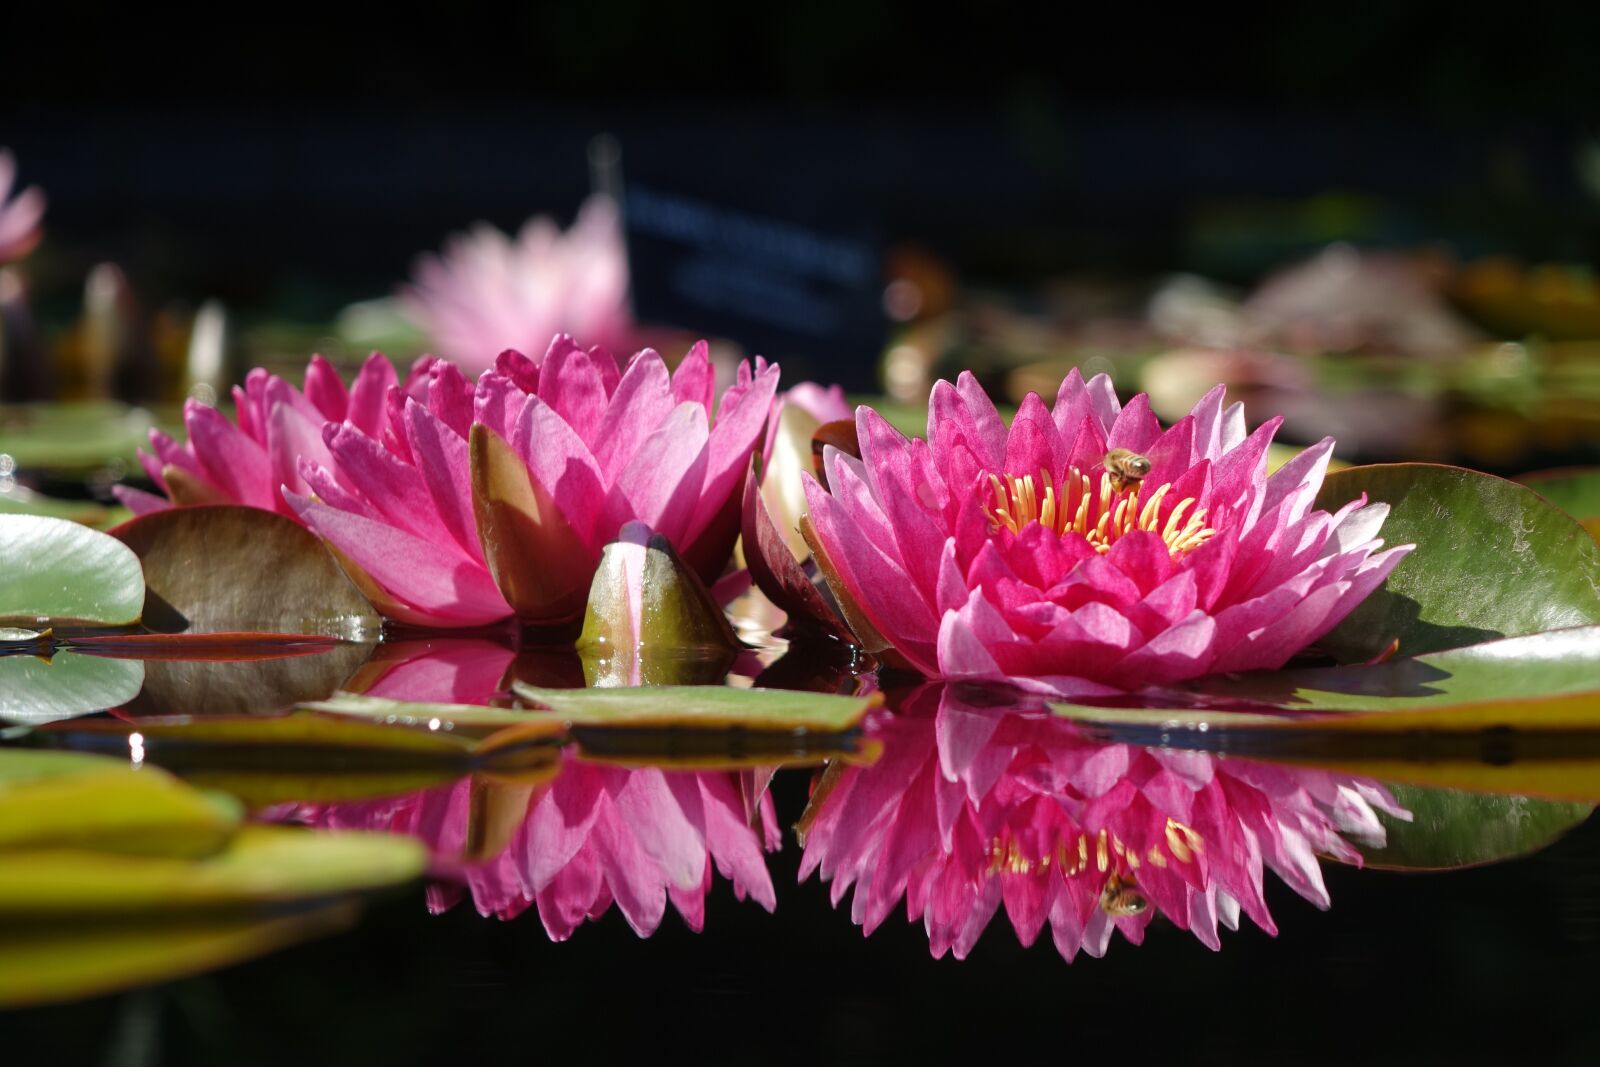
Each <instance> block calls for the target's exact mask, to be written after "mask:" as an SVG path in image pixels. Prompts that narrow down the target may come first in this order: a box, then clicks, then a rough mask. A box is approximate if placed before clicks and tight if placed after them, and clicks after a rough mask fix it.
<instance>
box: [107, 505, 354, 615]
mask: <svg viewBox="0 0 1600 1067" xmlns="http://www.w3.org/2000/svg"><path fill="white" fill-rule="evenodd" d="M113 533H114V534H115V535H116V536H117V537H118V538H120V539H121V540H122V541H123V542H125V543H126V544H127V545H128V546H129V547H130V548H132V549H133V551H134V552H135V553H137V555H138V557H139V559H140V561H142V563H143V564H144V573H145V582H146V585H147V592H146V598H145V612H144V623H145V625H146V626H148V627H149V628H150V629H152V630H157V631H160V632H163V633H180V632H181V633H190V634H202V633H230V632H240V631H255V632H269V633H282V634H315V635H321V636H325V637H336V638H342V639H345V640H351V641H363V640H369V639H371V638H373V637H376V636H377V634H378V632H379V629H380V627H381V626H382V620H381V619H379V617H378V615H377V613H376V612H375V611H373V609H372V605H371V604H369V603H368V602H367V599H366V598H365V597H363V596H362V595H361V593H360V592H359V591H358V590H357V589H356V587H355V585H354V584H352V582H351V581H350V579H349V578H348V577H346V576H345V573H344V571H343V569H341V568H340V566H339V564H338V563H337V562H335V560H334V558H333V556H332V555H330V554H329V552H328V550H327V549H326V548H325V547H324V546H323V544H322V542H321V541H319V540H318V539H317V537H316V535H315V534H313V533H311V531H309V530H307V529H306V528H305V527H303V526H299V525H297V524H296V523H293V522H291V521H289V520H288V519H286V518H284V517H283V516H281V515H276V514H273V513H272V512H270V511H263V510H261V509H260V508H248V507H234V506H229V507H188V508H173V509H171V510H168V511H158V512H155V513H153V514H150V515H143V516H141V517H139V518H137V519H134V520H133V521H132V522H129V523H125V524H124V525H122V526H119V527H117V529H116V530H115V531H113Z"/></svg>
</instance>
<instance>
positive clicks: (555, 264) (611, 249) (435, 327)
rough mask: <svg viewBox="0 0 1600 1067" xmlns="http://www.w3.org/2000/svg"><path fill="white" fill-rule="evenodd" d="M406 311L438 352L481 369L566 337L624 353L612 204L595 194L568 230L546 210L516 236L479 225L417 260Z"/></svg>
mask: <svg viewBox="0 0 1600 1067" xmlns="http://www.w3.org/2000/svg"><path fill="white" fill-rule="evenodd" d="M402 300H403V303H404V306H405V309H406V311H407V312H408V314H409V315H410V317H411V318H412V319H414V320H415V321H416V323H417V325H418V326H420V327H421V328H422V329H423V330H424V331H425V332H426V333H427V334H428V336H429V337H430V338H431V339H432V342H433V344H434V346H435V350H436V351H437V352H438V354H440V355H443V356H447V357H449V358H450V359H454V360H456V361H458V362H459V363H460V364H461V365H462V366H463V367H465V368H467V369H468V370H470V371H473V372H476V371H480V370H483V369H484V368H486V367H488V366H489V365H490V363H491V362H492V361H493V360H494V357H495V355H496V354H497V353H499V352H502V351H504V350H505V349H507V348H516V349H520V350H522V351H525V352H538V351H542V350H543V349H544V347H545V345H546V344H548V343H549V340H550V338H551V337H552V336H554V335H555V334H558V333H569V334H572V335H574V336H577V337H583V338H586V339H587V340H588V341H589V342H590V343H591V344H599V345H604V346H605V347H607V348H611V349H613V350H617V351H626V350H627V349H628V348H630V347H631V345H632V341H633V320H632V316H631V314H630V313H629V310H628V257H627V249H626V247H625V245H624V243H623V239H622V226H621V223H620V221H619V219H618V216H617V207H616V205H615V204H614V203H613V202H612V201H611V200H610V199H609V198H608V197H603V196H594V197H591V198H590V199H589V200H588V201H587V202H585V203H584V205H583V207H582V208H581V209H580V210H579V212H578V218H577V220H576V221H575V222H574V223H573V224H572V227H571V228H570V229H568V230H567V231H566V232H565V233H563V232H562V231H561V229H560V227H558V226H557V225H556V224H555V223H554V222H553V221H551V220H550V219H549V218H547V217H544V216H539V217H537V218H534V219H530V220H529V221H528V222H527V223H526V224H525V225H524V226H523V227H522V231H521V232H520V233H519V234H518V235H517V236H516V237H515V238H514V239H513V238H510V237H508V236H506V235H505V234H503V233H501V232H500V231H499V230H497V229H495V228H494V227H492V226H490V225H488V224H487V223H480V224H478V225H477V226H474V227H473V228H472V229H471V231H469V232H468V233H465V234H458V235H456V236H453V237H451V238H450V239H449V240H448V241H447V242H446V244H445V248H444V251H443V252H442V253H441V254H439V255H433V254H427V255H423V256H421V257H419V258H418V260H417V264H416V268H415V271H414V276H413V280H412V282H411V284H410V285H408V286H406V287H404V290H403V294H402Z"/></svg>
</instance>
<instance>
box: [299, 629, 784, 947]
mask: <svg viewBox="0 0 1600 1067" xmlns="http://www.w3.org/2000/svg"><path fill="white" fill-rule="evenodd" d="M400 644H401V645H403V646H405V647H403V648H401V647H397V648H396V649H395V651H394V653H393V654H392V655H390V656H388V657H386V662H384V663H381V664H374V665H369V666H370V667H371V669H370V670H368V671H367V672H366V673H365V676H362V675H358V677H357V679H353V680H352V683H353V685H352V687H353V688H360V689H363V690H365V691H366V692H367V693H369V694H371V695H386V696H390V697H397V698H404V699H408V700H440V701H447V702H455V701H470V702H478V703H486V702H488V701H490V700H492V699H493V698H494V696H495V694H496V693H497V692H498V691H501V690H503V689H504V688H505V686H506V685H507V684H509V679H510V678H512V677H518V678H521V679H522V680H524V681H532V682H535V683H536V684H557V685H573V684H577V685H581V684H582V681H583V669H582V666H581V664H579V663H578V661H577V659H576V657H574V656H572V655H571V654H570V651H569V653H568V655H566V656H565V657H563V656H560V655H557V654H556V653H555V652H554V651H553V650H546V652H541V653H536V654H530V653H526V652H525V653H524V654H523V655H522V656H520V657H518V656H517V655H516V653H514V652H513V651H511V650H510V649H507V648H504V647H502V646H499V645H497V644H496V643H494V642H491V641H483V640H468V641H461V640H442V639H441V640H436V641H428V640H418V641H410V642H401V643H400ZM758 780H759V779H758V775H757V774H756V773H755V772H731V771H703V772H702V771H693V772H691V771H672V770H660V769H654V768H645V769H638V770H634V769H624V768H620V767H611V766H605V765H601V764H596V763H587V762H584V761H583V760H580V759H576V758H566V759H563V760H562V762H561V764H560V767H559V771H558V773H555V774H554V776H553V778H548V779H546V780H544V781H541V782H537V783H532V784H528V783H518V782H500V781H493V780H489V779H484V778H476V777H474V778H467V779H463V780H461V781H459V782H456V783H455V784H453V785H449V786H443V787H439V788H435V789H429V790H425V791H423V792H420V793H413V794H409V795H407V796H404V797H399V798H393V799H387V800H378V801H368V802H360V803H346V804H333V805H315V806H309V805H308V806H301V807H298V808H293V809H289V810H280V811H279V812H277V813H276V814H277V815H278V816H280V817H284V818H292V819H295V820H297V821H304V822H309V823H312V824H314V825H319V826H327V827H331V828H362V829H370V830H386V831H390V832H393V833H403V834H409V835H411V836H413V837H416V838H419V839H420V840H422V841H423V842H424V843H425V844H427V845H428V847H429V849H430V851H431V852H432V855H433V867H434V871H435V873H436V874H437V875H438V876H439V877H438V879H437V880H436V881H435V883H434V884H433V885H432V886H431V887H430V889H429V891H428V904H429V907H430V908H431V909H432V910H433V911H435V912H442V911H445V910H447V909H449V908H451V907H453V906H454V905H455V904H456V903H458V902H459V901H460V899H461V897H462V896H463V894H464V893H470V894H471V897H472V899H473V902H474V903H475V904H476V906H477V909H478V911H479V912H480V913H481V914H483V915H496V916H499V917H500V918H502V919H510V918H513V917H515V916H517V915H520V914H521V913H522V912H524V911H526V910H527V909H528V908H529V907H530V906H532V907H534V908H536V909H537V911H538V913H539V917H540V920H541V921H542V922H543V923H544V927H545V929H546V931H548V932H549V934H550V936H551V937H552V938H554V939H555V940H558V941H562V940H566V939H567V938H568V937H571V936H572V934H573V932H574V931H575V930H576V929H577V927H578V926H579V925H580V924H581V923H582V922H583V921H584V920H585V919H598V918H599V917H600V916H602V915H603V914H605V912H606V911H607V910H608V909H609V908H610V907H611V905H612V904H613V903H615V904H616V905H617V907H618V909H619V910H621V912H622V914H623V917H624V918H626V919H627V921H628V924H629V925H630V926H632V927H633V929H634V930H635V931H636V932H637V933H638V934H639V935H640V936H641V937H646V936H649V935H650V934H652V933H654V932H655V930H656V928H657V927H658V926H659V925H660V923H661V920H662V917H663V916H664V914H665V912H666V905H667V903H668V902H669V901H670V902H671V903H672V906H673V907H674V908H676V909H677V911H678V913H679V914H680V915H681V916H682V917H683V919H684V921H685V922H686V923H687V924H688V925H689V926H690V928H692V929H694V930H699V929H701V927H702V925H703V923H704V920H705V898H706V893H707V892H708V891H709V890H710V888H711V881H712V870H713V869H715V870H717V871H718V872H720V873H721V874H722V876H723V877H724V878H727V879H729V880H730V881H731V882H732V883H733V889H734V892H735V894H737V896H738V897H739V899H740V900H744V899H745V898H747V897H748V898H753V899H754V900H755V901H756V902H757V903H759V904H760V905H761V906H762V907H764V908H766V909H767V910H768V911H772V910H773V909H774V908H775V907H776V905H777V900H776V896H775V894H774V892H773V886H772V878H771V875H770V874H769V872H768V870H767V864H766V856H765V853H766V851H768V850H775V849H777V848H778V846H779V842H780V836H781V835H780V832H779V829H778V821H777V815H776V813H775V811H774V808H773V804H772V798H771V797H770V795H767V794H765V792H764V790H762V789H760V788H759V786H758ZM757 793H760V794H761V796H760V799H759V800H757V799H755V797H756V794H757Z"/></svg>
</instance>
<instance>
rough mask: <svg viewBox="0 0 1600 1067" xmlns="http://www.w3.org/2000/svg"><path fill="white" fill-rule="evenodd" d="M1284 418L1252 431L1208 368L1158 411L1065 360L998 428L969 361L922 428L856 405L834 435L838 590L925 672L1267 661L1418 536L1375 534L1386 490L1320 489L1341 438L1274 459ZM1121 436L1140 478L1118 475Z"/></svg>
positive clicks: (1099, 679) (818, 502)
mask: <svg viewBox="0 0 1600 1067" xmlns="http://www.w3.org/2000/svg"><path fill="white" fill-rule="evenodd" d="M1280 421H1281V420H1279V419H1272V420H1270V421H1269V422H1267V423H1265V424H1263V425H1262V426H1261V427H1260V428H1258V429H1257V430H1256V431H1255V432H1253V433H1246V431H1245V422H1244V414H1243V411H1242V409H1241V407H1240V405H1238V404H1234V405H1233V406H1231V407H1227V408H1224V406H1223V390H1222V387H1221V386H1218V387H1217V388H1216V389H1213V390H1212V391H1211V392H1210V393H1208V394H1207V395H1206V396H1205V398H1204V399H1202V400H1201V401H1200V403H1199V404H1197V405H1196V406H1195V409H1194V411H1193V412H1192V413H1191V414H1189V415H1188V416H1186V417H1184V418H1183V419H1181V420H1179V421H1178V422H1177V423H1176V424H1174V425H1173V426H1171V427H1170V428H1167V429H1165V430H1163V429H1162V427H1161V426H1160V424H1159V423H1158V422H1157V421H1156V418H1155V416H1154V415H1153V414H1151V411H1150V406H1149V403H1148V401H1147V400H1146V399H1145V397H1144V396H1143V395H1142V394H1141V395H1139V396H1137V397H1135V398H1134V399H1133V400H1132V401H1131V402H1130V403H1129V404H1128V405H1127V406H1126V407H1124V406H1123V405H1122V404H1120V403H1119V402H1118V400H1117V396H1116V394H1115V392H1114V391H1113V390H1112V387H1111V383H1110V381H1109V380H1108V379H1107V378H1106V377H1105V376H1104V375H1099V376H1097V377H1095V378H1093V379H1092V380H1090V381H1087V382H1086V381H1084V380H1083V378H1082V377H1081V376H1080V375H1079V374H1078V372H1077V371H1076V370H1074V371H1073V372H1072V373H1071V374H1070V375H1069V376H1068V377H1067V379H1066V380H1065V381H1064V382H1062V384H1061V389H1060V391H1059V393H1058V394H1057V396H1056V400H1055V404H1054V406H1053V407H1046V405H1045V404H1044V402H1043V401H1041V400H1040V399H1039V397H1038V396H1037V395H1035V394H1029V396H1028V397H1027V398H1026V399H1025V400H1024V401H1023V403H1022V406H1021V408H1020V410H1019V411H1018V412H1017V415H1016V418H1015V419H1014V420H1013V421H1012V423H1011V425H1010V427H1009V428H1008V427H1007V426H1006V425H1005V423H1004V422H1002V420H1001V418H1000V415H999V413H998V412H997V411H996V410H995V406H994V404H993V402H992V401H990V399H989V397H988V396H987V395H986V394H985V393H984V391H983V389H982V387H981V386H979V385H978V383H977V380H976V379H974V378H973V377H972V376H971V375H970V374H966V373H963V374H962V375H961V377H960V379H959V380H958V382H957V384H955V385H951V384H950V383H949V382H943V381H941V382H939V383H938V384H937V385H936V386H935V387H934V390H933V395H932V398H931V402H930V406H929V410H928V437H927V439H926V440H920V439H919V440H907V439H906V438H905V437H904V436H902V435H901V434H900V433H899V432H898V431H896V430H895V429H893V428H892V427H891V426H890V425H889V424H888V423H887V422H886V421H885V420H884V419H883V417H882V416H880V415H879V414H878V413H877V412H875V411H873V410H871V409H870V408H865V407H863V408H859V409H857V412H856V430H857V435H858V437H859V440H860V446H861V458H860V459H856V458H854V457H852V456H850V455H847V454H844V453H842V452H840V451H838V450H835V449H831V448H830V449H828V450H826V452H825V468H826V472H827V480H828V485H827V488H824V487H823V486H822V485H820V484H818V483H817V482H816V481H815V480H814V479H809V478H808V479H807V483H806V497H807V503H808V506H809V508H810V520H811V523H812V525H813V526H814V528H815V530H816V533H817V537H818V538H819V540H820V542H821V544H822V547H823V548H824V550H825V553H826V555H827V557H828V559H829V562H830V563H831V565H832V567H833V569H834V571H835V576H836V578H837V580H838V583H839V585H840V586H841V588H839V589H837V590H836V592H838V593H840V594H841V599H845V598H848V600H850V601H853V602H854V603H855V604H856V605H857V606H858V607H859V608H860V610H861V612H862V613H863V614H864V616H865V618H866V620H867V621H868V622H870V624H871V625H872V626H873V627H875V628H876V629H877V631H878V632H879V634H881V635H882V636H883V637H884V638H885V639H886V640H887V641H888V642H890V643H891V644H892V645H893V646H894V648H895V649H896V650H897V651H898V652H899V653H900V654H901V655H902V656H904V657H905V659H906V660H907V661H908V662H909V663H910V664H911V665H912V666H913V667H915V668H917V669H918V670H920V671H922V672H923V673H925V674H927V675H929V676H942V677H946V678H963V677H970V678H1006V677H1013V678H1019V679H1031V680H1032V683H1031V684H1033V685H1034V686H1037V687H1044V688H1049V689H1054V690H1056V691H1061V692H1070V693H1080V694H1084V693H1095V692H1111V691H1127V690H1134V689H1139V688H1143V687H1146V686H1152V685H1164V684H1167V683H1171V682H1177V681H1181V680H1183V679H1188V678H1194V677H1197V676H1200V675H1203V674H1208V673H1213V672H1220V671H1236V670H1249V669H1254V668H1276V667H1279V666H1282V665H1283V664H1284V662H1286V661H1287V660H1288V659H1289V657H1290V656H1292V655H1294V654H1295V653H1296V652H1298V651H1300V650H1301V649H1303V648H1305V647H1306V646H1307V645H1309V644H1310V643H1312V642H1313V641H1315V640H1316V639H1317V638H1319V637H1321V636H1322V635H1323V634H1325V633H1327V631H1328V630H1330V629H1331V628H1332V627H1333V626H1335V625H1336V624H1337V623H1338V622H1339V621H1340V620H1341V619H1343V618H1344V617H1345V616H1346V615H1347V614H1348V613H1349V612H1350V611H1351V609H1352V608H1354V607H1355V605H1356V604H1358V603H1359V602H1360V601H1361V599H1362V598H1363V597H1365V596H1366V595H1367V594H1368V593H1370V592H1371V591H1372V590H1374V589H1375V588H1377V587H1378V585H1379V584H1381V583H1382V582H1383V580H1384V578H1385V577H1387V575H1388V574H1389V572H1390V571H1391V570H1393V569H1394V567H1395V565H1396V564H1397V563H1399V562H1400V560H1401V559H1402V558H1403V557H1404V556H1405V555H1406V553H1407V552H1409V551H1410V550H1411V548H1412V547H1413V546H1410V545H1403V546H1399V547H1395V548H1390V549H1387V550H1384V551H1380V548H1381V547H1382V545H1383V542H1382V540H1380V539H1379V538H1378V537H1377V536H1376V535H1377V533H1378V530H1379V527H1380V526H1381V525H1382V523H1383V520H1384V517H1385V516H1386V515H1387V513H1388V507H1387V505H1384V504H1372V505H1366V501H1365V498H1362V499H1359V500H1354V501H1351V502H1349V503H1348V504H1346V505H1344V506H1343V507H1341V508H1340V509H1339V510H1338V511H1337V512H1335V513H1333V514H1329V513H1327V512H1323V511H1318V510H1315V509H1314V508H1313V502H1314V500H1315V499H1316V495H1317V491H1318V489H1319V488H1320V487H1321V485H1322V479H1323V475H1324V473H1325V471H1326V469H1327V464H1328V458H1329V455H1330V454H1331V452H1332V448H1333V442H1332V440H1331V439H1329V440H1324V441H1323V442H1321V443H1320V444H1318V445H1315V446H1313V447H1311V448H1309V449H1307V450H1305V451H1304V452H1302V453H1300V454H1299V455H1298V456H1296V457H1295V458H1294V459H1293V460H1291V461H1290V462H1288V463H1286V464H1285V465H1284V466H1283V467H1282V468H1281V469H1279V470H1278V471H1277V472H1276V473H1274V474H1272V475H1271V476H1270V477H1269V476H1268V475H1267V445H1268V442H1269V441H1270V440H1271V438H1272V435H1273V433H1274V431H1275V430H1276V429H1277V428H1278V424H1279V422H1280ZM1112 450H1124V451H1125V453H1128V454H1131V455H1132V456H1134V457H1142V459H1143V463H1144V467H1145V468H1146V469H1145V470H1144V473H1143V477H1142V480H1139V479H1132V480H1127V481H1122V482H1121V483H1120V484H1119V478H1118V476H1117V475H1115V474H1113V473H1112V472H1111V471H1110V470H1108V469H1106V467H1105V466H1104V464H1105V462H1106V461H1107V458H1108V456H1109V454H1110V453H1111V452H1112ZM1121 454H1122V453H1119V455H1121Z"/></svg>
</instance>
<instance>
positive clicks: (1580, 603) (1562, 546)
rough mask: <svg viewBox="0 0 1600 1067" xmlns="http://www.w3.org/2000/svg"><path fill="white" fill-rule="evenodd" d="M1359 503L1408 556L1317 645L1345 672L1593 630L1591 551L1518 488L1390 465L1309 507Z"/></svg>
mask: <svg viewBox="0 0 1600 1067" xmlns="http://www.w3.org/2000/svg"><path fill="white" fill-rule="evenodd" d="M1362 493H1366V494H1367V497H1368V499H1369V500H1371V501H1383V502H1386V503H1388V504H1389V505H1390V512H1389V516H1388V518H1387V519H1386V520H1385V521H1384V524H1383V531H1382V534H1383V538H1384V540H1385V541H1386V542H1387V543H1388V544H1391V545H1393V544H1405V543H1415V544H1416V546H1417V548H1416V550H1415V551H1414V552H1412V554H1411V555H1410V556H1409V557H1407V558H1406V559H1405V560H1404V561H1402V562H1401V564H1400V565H1399V566H1398V567H1397V568H1396V569H1395V571H1394V573H1392V574H1390V575H1389V578H1388V580H1387V581H1386V582H1385V583H1384V584H1383V586H1382V587H1380V588H1379V589H1378V590H1377V591H1376V592H1374V593H1373V594H1372V595H1371V596H1369V597H1368V598H1367V599H1366V600H1365V601H1363V602H1362V603H1361V604H1360V605H1359V606H1358V607H1357V608H1356V609H1355V611H1353V612H1351V614H1350V615H1349V616H1348V617H1347V618H1346V619H1345V620H1344V622H1342V623H1341V624H1340V625H1339V626H1337V627H1335V628H1334V630H1333V631H1332V632H1331V633H1329V634H1328V635H1327V636H1325V637H1324V638H1323V639H1322V640H1320V641H1318V642H1317V644H1318V645H1319V646H1320V647H1322V648H1324V649H1325V650H1327V651H1329V652H1331V653H1332V654H1333V655H1335V656H1336V657H1338V658H1339V659H1341V660H1344V661H1346V662H1362V661H1365V660H1369V659H1371V658H1373V657H1374V656H1376V655H1378V654H1379V653H1381V652H1382V651H1383V650H1384V649H1385V648H1386V647H1387V646H1388V645H1389V644H1390V642H1391V641H1393V640H1394V639H1395V638H1399V640H1400V654H1401V655H1402V656H1416V655H1420V654H1423V653H1427V652H1437V651H1440V650H1442V649H1447V648H1458V647H1460V646H1463V645H1470V644H1477V643H1479V642H1482V641H1486V640H1490V639H1493V638H1496V637H1515V636H1519V635H1522V634H1532V633H1540V632H1543V631H1545V630H1554V629H1561V628H1564V627H1571V626H1584V625H1589V624H1593V623H1600V544H1596V542H1595V540H1594V539H1593V538H1592V537H1590V536H1588V534H1587V533H1585V531H1584V530H1583V529H1582V528H1581V527H1580V526H1579V525H1578V524H1577V522H1576V520H1574V519H1573V518H1572V517H1571V516H1569V515H1567V514H1566V513H1565V512H1563V511H1561V510H1560V509H1559V508H1556V507H1553V506H1552V505H1551V504H1550V503H1548V502H1547V501H1546V500H1545V499H1544V498H1542V497H1540V496H1539V495H1538V494H1537V493H1535V492H1534V491H1533V490H1531V489H1529V488H1528V487H1526V486H1523V485H1518V484H1516V483H1515V482H1508V481H1506V480H1504V479H1502V478H1496V477H1494V476H1492V475H1488V474H1481V473H1479V472H1477V471H1470V470H1464V469H1462V468H1459V467H1443V466H1435V465H1432V464H1423V463H1398V464H1385V465H1380V466H1370V467H1352V468H1350V469H1349V470H1344V471H1338V472H1336V473H1334V474H1330V475H1328V477H1327V479H1326V480H1325V481H1324V482H1323V484H1322V491H1321V492H1320V493H1319V494H1318V495H1317V507H1319V508H1322V509H1325V510H1328V511H1332V510H1335V509H1337V508H1338V507H1340V506H1341V505H1343V504H1345V503H1346V502H1348V501H1350V500H1353V499H1355V498H1356V497H1358V496H1360V495H1361V494H1362Z"/></svg>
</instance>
